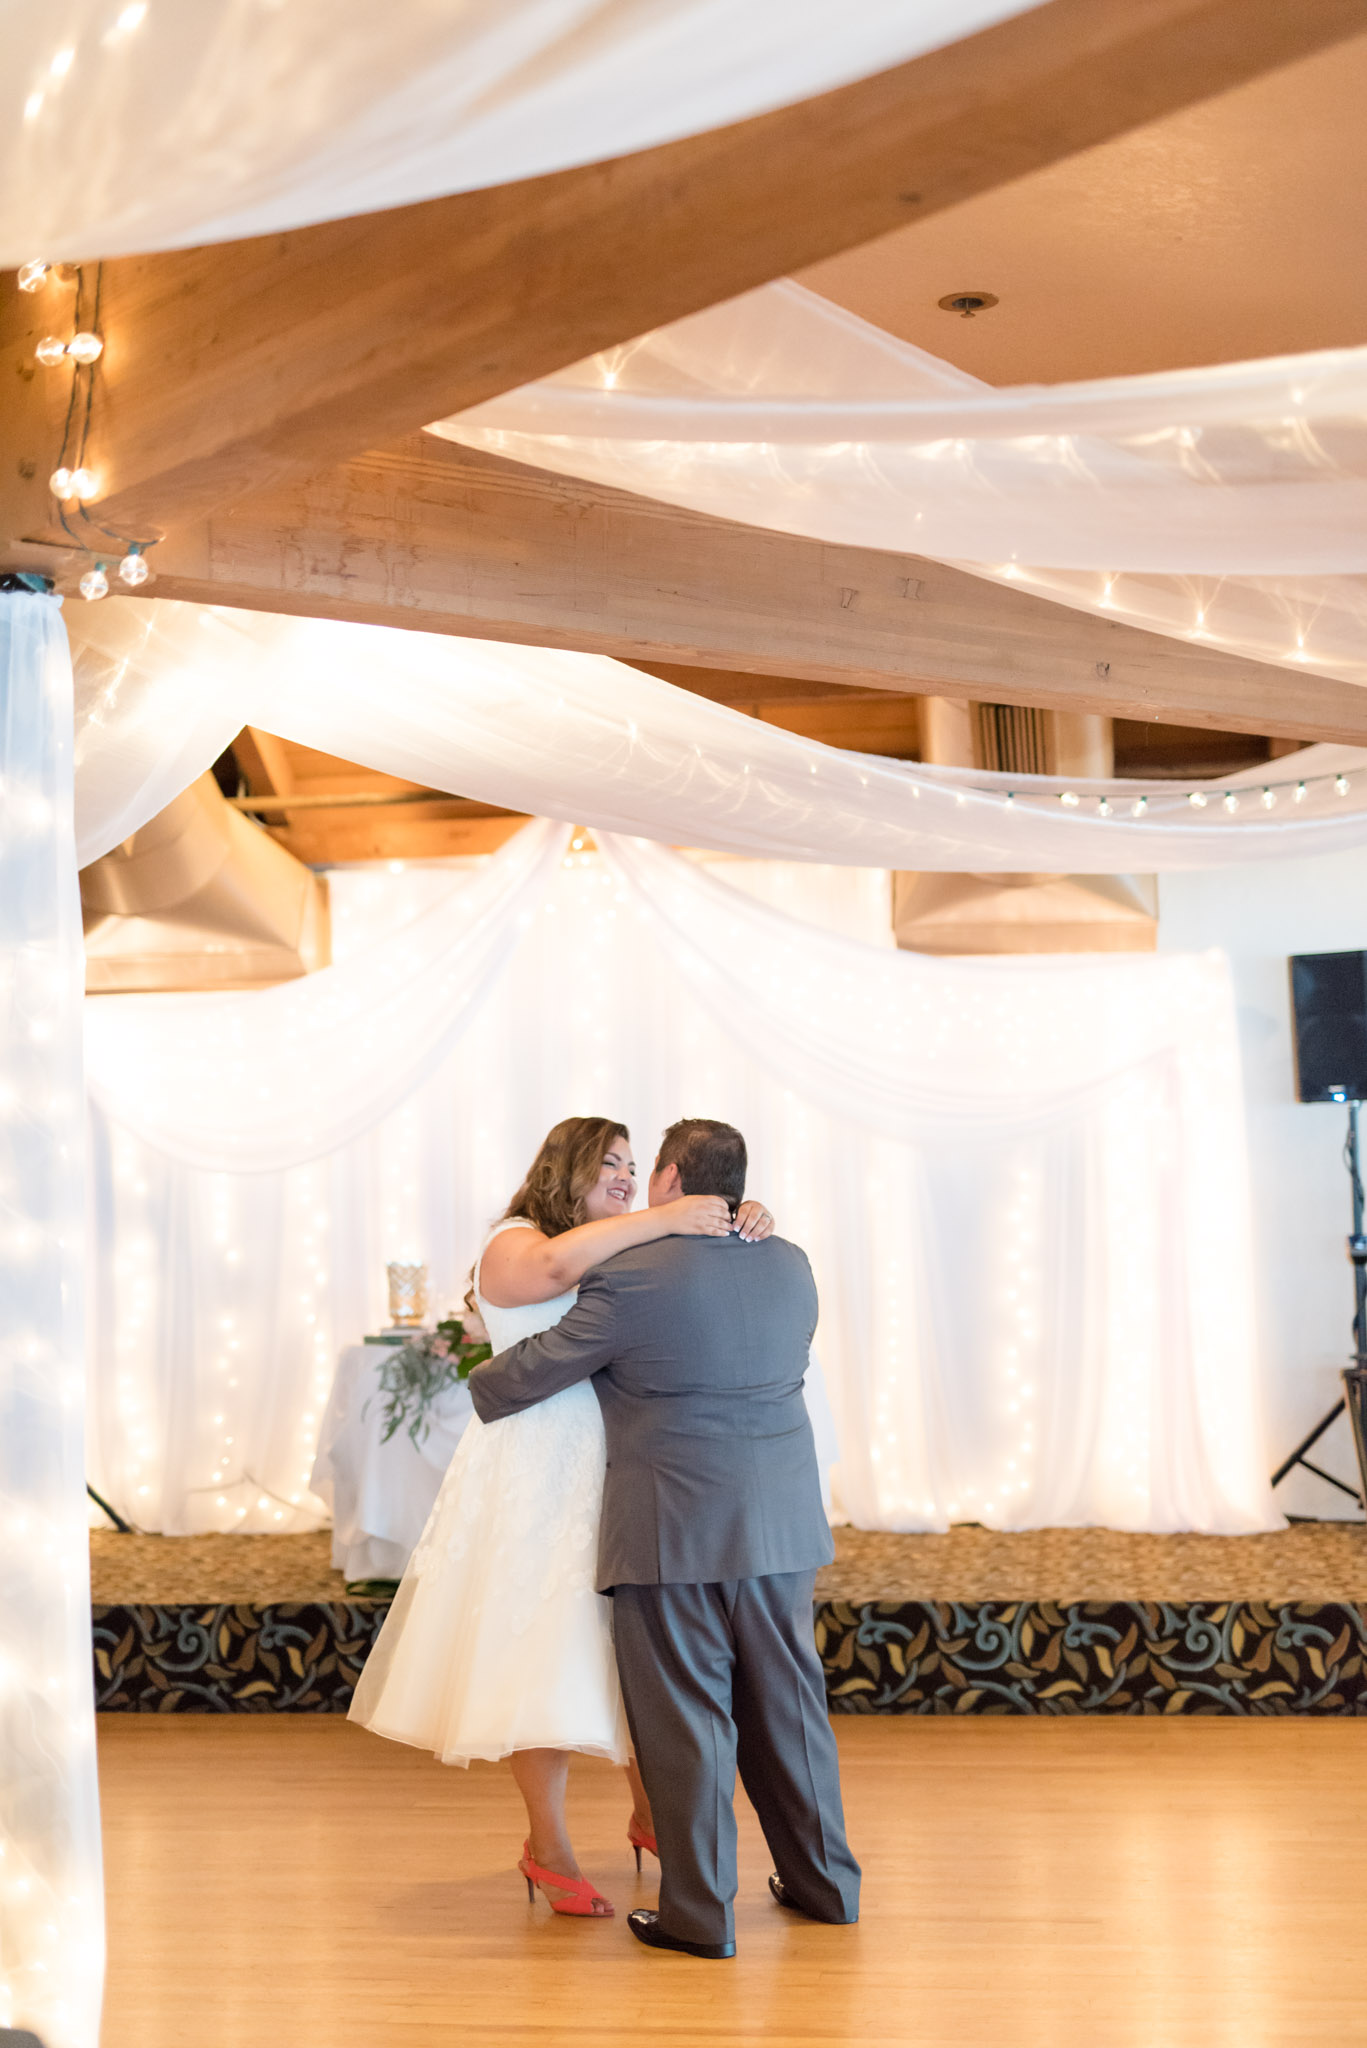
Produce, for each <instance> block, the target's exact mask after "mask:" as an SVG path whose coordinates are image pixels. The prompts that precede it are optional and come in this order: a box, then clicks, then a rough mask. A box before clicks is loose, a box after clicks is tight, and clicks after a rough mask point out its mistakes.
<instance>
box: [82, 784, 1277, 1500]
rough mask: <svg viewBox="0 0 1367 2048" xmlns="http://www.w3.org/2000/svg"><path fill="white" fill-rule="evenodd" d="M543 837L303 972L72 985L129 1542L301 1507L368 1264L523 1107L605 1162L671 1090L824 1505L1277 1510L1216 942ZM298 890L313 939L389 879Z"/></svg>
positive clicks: (411, 1226)
mask: <svg viewBox="0 0 1367 2048" xmlns="http://www.w3.org/2000/svg"><path fill="white" fill-rule="evenodd" d="M566 836H567V835H566V833H565V831H564V830H563V828H559V829H557V828H554V827H551V826H549V825H546V824H544V823H543V824H533V825H531V826H529V827H527V828H526V830H525V831H524V833H522V834H521V835H519V836H518V837H517V838H515V839H514V840H513V841H511V842H510V843H509V845H508V846H507V847H506V848H505V849H504V850H503V852H501V853H500V854H498V855H496V856H494V857H493V858H492V859H490V860H489V861H487V862H486V863H484V864H482V865H481V864H476V865H474V866H473V869H472V872H470V873H469V874H467V875H466V876H463V877H457V878H452V876H451V875H450V874H449V872H448V873H446V874H444V875H438V876H436V877H433V876H431V875H429V876H427V877H426V878H425V880H426V881H427V883H428V884H429V887H430V890H433V891H435V896H434V897H433V896H432V895H431V894H429V898H428V907H426V908H425V909H424V910H423V911H422V914H421V915H418V916H416V917H413V918H412V919H411V921H409V922H407V923H402V924H400V925H399V927H398V929H396V930H394V931H393V932H392V933H391V935H390V936H388V937H385V938H383V939H381V940H379V941H378V942H377V943H376V944H375V945H374V946H372V947H369V948H364V949H362V950H360V951H359V952H357V953H355V954H354V955H351V956H349V957H344V958H343V959H342V960H341V961H340V962H339V964H338V965H336V966H334V967H331V968H327V969H324V970H323V971H321V972H320V973H318V974H315V975H312V976H310V977H309V978H308V979H307V980H305V981H302V982H298V983H294V984H290V985H288V986H284V987H281V988H278V989H275V990H271V991H267V992H264V993H247V994H244V995H205V996H169V997H158V996H147V997H105V998H95V999H92V1000H91V1001H90V1002H89V1003H88V1005H87V1011H88V1023H87V1043H88V1055H87V1056H88V1062H89V1070H90V1079H91V1090H92V1097H93V1104H94V1108H93V1119H94V1158H95V1161H96V1187H97V1195H96V1200H97V1219H98V1226H97V1231H96V1239H97V1244H98V1258H99V1273H98V1281H97V1286H98V1299H99V1302H100V1305H101V1312H100V1314H99V1315H98V1316H97V1317H96V1319H95V1333H96V1334H95V1341H96V1344H97V1347H98V1349H97V1359H96V1366H95V1371H94V1375H93V1397H92V1398H93V1401H94V1411H95V1412H94V1424H93V1431H92V1435H93V1442H94V1455H95V1469H96V1473H97V1475H98V1476H97V1480H96V1483H97V1484H100V1483H101V1482H103V1485H104V1486H107V1487H108V1488H109V1490H110V1492H111V1494H112V1496H113V1497H114V1498H115V1499H116V1500H117V1501H118V1502H120V1503H121V1504H122V1505H123V1506H124V1507H125V1508H126V1509H127V1510H128V1511H129V1512H130V1514H131V1515H132V1516H133V1517H134V1518H136V1519H137V1520H138V1521H139V1522H141V1523H143V1524H144V1525H146V1526H150V1527H154V1528H163V1529H167V1530H171V1531H183V1530H195V1529H215V1528H217V1529H227V1528H245V1529H252V1528H265V1529H269V1528H286V1529H288V1528H293V1527H299V1526H305V1525H307V1522H308V1520H309V1519H310V1516H311V1515H312V1514H316V1504H314V1503H311V1501H310V1499H309V1497H308V1494H307V1479H308V1472H309V1467H310V1463H311V1460H312V1455H313V1448H314V1443H315V1439H316V1434H317V1428H318V1421H319V1417H320V1416H321V1413H322V1407H323V1403H324V1400H325V1397H326V1393H327V1387H328V1382H329V1379H330V1375H331V1370H332V1364H333V1360H334V1358H335V1355H336V1351H337V1348H338V1346H339V1345H340V1344H342V1343H345V1342H351V1341H354V1340H355V1338H356V1337H357V1336H358V1335H359V1334H360V1332H361V1331H362V1330H363V1329H364V1328H366V1327H367V1326H368V1325H373V1324H374V1321H375V1318H376V1317H377V1316H378V1315H380V1314H381V1313H382V1300H381V1296H380V1285H381V1282H382V1278H383V1267H384V1263H385V1260H386V1259H387V1258H391V1257H394V1256H397V1255H403V1254H410V1253H416V1254H417V1255H419V1256H422V1257H425V1258H426V1259H427V1260H428V1262H429V1264H430V1265H431V1267H432V1269H433V1274H434V1280H435V1284H436V1287H437V1291H438V1301H439V1306H441V1307H443V1308H444V1307H445V1306H446V1305H447V1304H448V1302H454V1301H456V1300H458V1299H459V1297H460V1295H461V1294H462V1293H463V1291H464V1287H465V1284H466V1282H465V1276H466V1273H467V1270H468V1267H469V1264H470V1261H471V1260H472V1259H473V1256H474V1254H475V1251H476V1250H477V1248H478V1244H479V1241H480V1238H481V1235H482V1232H483V1230H484V1229H485V1228H486V1227H487V1223H488V1220H489V1218H490V1217H492V1216H493V1215H495V1214H497V1213H498V1211H499V1210H500V1209H501V1207H502V1205H503V1203H504V1202H505V1201H506V1199H507V1195H508V1192H509V1190H510V1188H511V1187H512V1186H513V1185H514V1184H515V1183H516V1181H517V1179H518V1178H519V1176H520V1173H521V1171H522V1169H523V1168H524V1167H525V1165H526V1163H527V1161H528V1159H529V1158H530V1157H531V1154H532V1152H533V1150H534V1148H535V1146H536V1144H537V1143H538V1142H539V1140H540V1138H541V1136H542V1134H543V1132H544V1131H545V1129H546V1128H547V1127H548V1126H549V1124H550V1123H552V1122H553V1121H554V1120H555V1119H556V1118H557V1117H559V1116H561V1115H563V1114H565V1113H566V1111H567V1110H570V1109H576V1110H583V1111H602V1112H604V1113H609V1114H612V1115H614V1116H621V1117H623V1118H624V1119H625V1120H627V1121H628V1122H629V1123H630V1124H631V1125H632V1127H633V1131H634V1135H635V1141H636V1145H637V1148H638V1153H639V1155H640V1156H642V1157H648V1155H649V1149H650V1147H651V1145H652V1143H653V1141H654V1139H655V1137H656V1134H657V1133H658V1131H659V1129H660V1128H661V1127H662V1125H663V1124H664V1123H665V1122H667V1121H669V1120H671V1119H672V1118H673V1117H674V1116H675V1115H677V1114H679V1113H680V1112H683V1111H692V1112H697V1113H706V1114H712V1115H719V1116H725V1117H731V1118H733V1119H734V1120H735V1121H736V1122H738V1123H739V1124H740V1125H741V1126H742V1127H743V1128H744V1129H745V1130H746V1132H747V1134H748V1136H749V1138H750V1140H751V1144H752V1150H753V1166H752V1174H751V1184H752V1186H753V1187H754V1188H755V1189H756V1190H757V1191H761V1192H762V1193H763V1195H764V1197H765V1198H766V1199H770V1200H771V1201H772V1202H773V1203H774V1204H775V1205H776V1207H777V1210H778V1214H779V1217H780V1220H781V1223H782V1226H783V1227H784V1229H785V1230H787V1231H788V1232H790V1233H791V1234H792V1235H793V1236H794V1237H795V1238H797V1239H798V1240H799V1241H800V1242H802V1243H803V1244H804V1245H806V1246H807V1248H808V1249H809V1251H810V1253H811V1256H812V1259H813V1263H814V1266H815V1269H816V1272H817V1277H818V1282H819V1285H820V1288H821V1293H822V1302H823V1310H822V1322H821V1328H820V1332H819V1335H818V1348H819V1351H820V1355H821V1359H822V1364H823V1367H824V1372H825V1377H826V1383H827V1386H828V1389H829V1391H830V1395H831V1400H832V1404H833V1407H834V1409H835V1414H836V1420H837V1426H838V1430H839V1434H840V1438H841V1445H842V1458H841V1463H840V1466H839V1468H838V1471H837V1473H836V1475H835V1484H836V1489H837V1493H838V1497H839V1501H840V1504H841V1505H842V1506H843V1509H844V1511H845V1512H846V1513H847V1514H848V1515H850V1516H851V1517H853V1518H854V1519H855V1520H856V1521H857V1522H859V1523H860V1524H861V1525H862V1526H865V1527H870V1528H892V1529H942V1528H944V1527H945V1526H946V1525H947V1524H948V1523H949V1522H950V1521H952V1520H962V1519H978V1520H981V1521H983V1522H985V1523H987V1524H988V1525H989V1526H992V1527H995V1528H1004V1529H1010V1528H1025V1527H1037V1526H1040V1525H1043V1524H1052V1525H1060V1524H1064V1525H1066V1524H1084V1523H1098V1522H1100V1523H1106V1524H1109V1525H1111V1526H1113V1527H1119V1528H1128V1529H1206V1530H1219V1531H1225V1532H1241V1531H1247V1530H1253V1529H1265V1528H1270V1527H1274V1526H1277V1521H1278V1518H1277V1516H1276V1513H1275V1510H1274V1508H1273V1506H1272V1502H1271V1498H1270V1494H1269V1490H1268V1485H1267V1476H1266V1475H1267V1470H1268V1464H1267V1458H1266V1453H1265V1448H1264V1444H1263V1441H1262V1434H1261V1427H1260V1422H1259V1398H1258V1389H1257V1369H1256V1362H1255V1361H1256V1342H1255V1333H1254V1331H1253V1329H1252V1327H1251V1322H1250V1308H1249V1303H1250V1300H1251V1297H1252V1289H1251V1286H1250V1238H1249V1221H1248V1201H1247V1180H1246V1167H1245V1163H1244V1153H1243V1134H1242V1101H1241V1095H1240V1087H1239V1061H1238V1051H1237V1044H1236V1039H1235V1025H1234V1014H1233V1005H1232V999H1231V994H1230V987H1229V982H1228V978H1227V973H1226V970H1225V967H1224V965H1223V963H1222V962H1220V961H1219V960H1217V959H1215V958H1191V957H1182V956H1171V955H1161V956H1156V957H1130V958H1122V959H1098V960H1090V959H1088V960H1056V961H1046V962H1039V963H1036V962H1030V963H1024V962H1014V961H1013V962H1009V963H996V962H969V963H964V962H941V961H934V960H927V959H923V958H921V957H919V956H915V955H910V954H902V953H899V952H897V951H896V950H894V949H891V948H889V947H888V945H887V944H886V926H885V923H884V924H883V930H882V932H881V934H880V936H881V937H882V938H883V941H884V943H882V944H874V943H870V942H869V941H868V939H863V940H861V939H851V938H846V937H842V936H838V935H836V934H833V933H831V932H829V931H825V930H822V929H819V928H818V927H817V926H816V925H814V924H811V923H807V922H804V921H802V920H800V919H798V918H795V917H793V916H790V915H786V914H784V913H783V912H781V911H778V910H776V909H774V908H772V907H771V906H770V905H769V904H766V903H763V902H759V901H755V900H752V898H751V897H750V896H748V895H747V894H745V893H743V892H742V891H741V890H739V889H737V888H735V887H733V886H730V885H729V884H728V883H727V882H725V881H722V880H719V879H718V878H717V874H716V872H715V871H714V870H712V869H710V868H708V867H706V866H702V865H699V864H697V863H695V862H693V861H690V860H689V859H687V858H685V857H684V856H682V855H680V854H677V853H673V852H670V851H669V850H667V849H665V848H662V847H659V846H656V845H653V844H651V843H650V842H648V841H643V840H633V839H619V838H614V837H611V836H608V835H605V836H603V837H602V839H601V840H600V846H601V853H600V854H599V855H588V854H585V855H582V856H572V855H565V854H564V853H563V848H564V846H565V842H566ZM763 872H764V871H763V869H762V868H761V869H759V870H758V871H751V875H750V877H749V879H750V881H751V887H752V888H754V887H756V886H758V887H760V888H762V886H763ZM793 872H794V871H793V870H791V869H789V870H788V875H789V877H790V878H791V876H792V874H793ZM810 872H811V873H812V875H813V877H814V878H816V877H818V876H822V871H821V870H820V869H819V868H815V867H814V868H813V869H812V870H811V871H810ZM834 872H835V873H836V874H837V875H838V874H839V873H840V872H841V871H838V870H837V871H834ZM843 873H844V875H845V876H846V878H847V881H846V888H847V890H848V891H849V892H853V893H851V894H850V895H849V902H850V904H851V906H852V907H853V911H854V917H853V921H854V922H856V924H857V922H858V918H857V907H858V903H859V902H860V901H865V902H866V901H867V895H868V889H869V880H868V879H866V878H865V877H864V876H861V873H860V871H859V870H857V869H850V868H847V869H845V870H843ZM336 880H337V883H338V887H339V905H338V907H339V912H340V913H341V916H340V920H339V923H340V927H341V928H343V929H344V928H345V913H346V910H347V907H348V905H349V904H353V903H354V902H355V901H356V900H357V899H356V891H357V890H364V891H367V892H368V893H369V897H370V898H371V899H372V903H371V917H372V920H373V919H374V918H375V917H376V916H377V915H382V914H383V913H384V912H385V910H386V909H388V910H389V912H390V914H391V915H392V916H395V917H396V918H397V915H398V911H397V909H396V905H397V903H398V902H399V901H401V900H402V898H403V895H404V892H409V894H410V896H411V893H412V891H413V889H414V886H415V880H416V878H411V877H409V876H408V875H400V876H393V877H391V876H389V875H387V874H383V873H381V874H363V875H356V876H353V877H338V878H336ZM822 882H823V887H824V889H825V892H826V902H827V905H828V906H829V903H830V891H831V888H832V877H831V874H829V873H828V874H826V875H825V876H822ZM881 887H882V890H883V892H884V893H883V894H882V896H881V899H880V904H879V914H878V915H876V916H875V917H874V918H873V919H872V920H871V921H869V920H866V921H865V924H864V929H865V930H866V931H867V932H869V935H870V937H871V936H872V932H873V931H874V930H876V929H877V927H878V925H879V923H880V922H882V920H884V919H885V917H886V895H885V890H886V883H885V881H884V882H883V883H882V885H881ZM386 890H389V891H390V892H391V894H390V895H389V896H388V897H386V893H385V892H386ZM859 891H863V892H864V893H863V896H862V897H860V896H859V895H858V892H859ZM373 899H378V909H377V908H376V903H375V901H374V900H373ZM494 919H497V920H498V922H499V923H500V925H501V927H502V929H503V932H504V933H505V936H506V935H507V934H509V933H511V934H512V935H513V942H512V944H511V945H509V944H506V943H505V944H500V945H496V946H491V943H490V931H491V920H494ZM453 989H458V990H461V991H462V992H463V995H462V999H461V1000H459V1001H454V1002H453V1001H452V1000H451V991H452V990H453ZM281 1044H283V1045H284V1046H285V1048H286V1053H285V1060H284V1065H283V1067H282V1064H281V1058H280V1053H279V1047H280V1045H281ZM377 1046H382V1047H383V1053H382V1055H381V1057H380V1058H378V1059H377V1056H376V1051H375V1048H376V1047H377ZM292 1047H298V1048H300V1049H301V1058H300V1060H299V1061H298V1062H296V1061H295V1060H294V1055H293V1053H292V1052H291V1051H290V1048H292ZM305 1047H306V1048H307V1060H306V1061H305V1060H304V1059H303V1058H302V1049H303V1048H305ZM377 1067H378V1069H379V1071H376V1069H377ZM296 1068H297V1071H296ZM282 1096H283V1097H287V1098H288V1099H287V1100H282Z"/></svg>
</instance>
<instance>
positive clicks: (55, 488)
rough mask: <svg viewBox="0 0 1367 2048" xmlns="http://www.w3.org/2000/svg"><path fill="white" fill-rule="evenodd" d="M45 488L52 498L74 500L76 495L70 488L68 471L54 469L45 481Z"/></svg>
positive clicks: (69, 473)
mask: <svg viewBox="0 0 1367 2048" xmlns="http://www.w3.org/2000/svg"><path fill="white" fill-rule="evenodd" d="M47 487H48V489H49V490H50V491H51V493H52V495H53V497H54V498H74V497H75V495H76V493H75V491H74V490H73V489H72V488H71V471H70V470H69V469H54V470H53V472H52V475H51V476H50V477H49V478H48V480H47Z"/></svg>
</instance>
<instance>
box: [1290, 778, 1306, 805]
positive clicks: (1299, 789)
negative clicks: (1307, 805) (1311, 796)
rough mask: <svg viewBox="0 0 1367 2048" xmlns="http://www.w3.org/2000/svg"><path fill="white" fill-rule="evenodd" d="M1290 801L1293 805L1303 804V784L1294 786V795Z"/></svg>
mask: <svg viewBox="0 0 1367 2048" xmlns="http://www.w3.org/2000/svg"><path fill="white" fill-rule="evenodd" d="M1291 801H1292V803H1294V804H1303V803H1304V802H1305V784H1304V783H1303V782H1298V783H1297V784H1296V794H1295V795H1294V796H1293V797H1292V799H1291Z"/></svg>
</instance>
